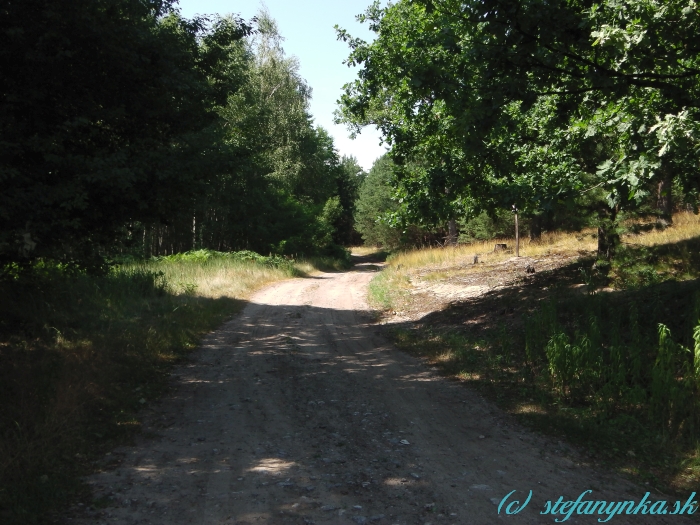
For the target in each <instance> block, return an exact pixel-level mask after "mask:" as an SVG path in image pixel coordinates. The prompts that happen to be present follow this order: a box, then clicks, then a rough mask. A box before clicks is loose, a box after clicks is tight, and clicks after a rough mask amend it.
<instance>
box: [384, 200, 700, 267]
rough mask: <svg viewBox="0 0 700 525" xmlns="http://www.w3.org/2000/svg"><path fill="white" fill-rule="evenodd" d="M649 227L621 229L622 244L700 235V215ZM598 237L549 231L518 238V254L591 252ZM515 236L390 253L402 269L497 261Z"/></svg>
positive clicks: (507, 254) (654, 243)
mask: <svg viewBox="0 0 700 525" xmlns="http://www.w3.org/2000/svg"><path fill="white" fill-rule="evenodd" d="M647 226H648V228H643V229H642V230H641V231H640V232H639V233H634V228H627V229H628V230H629V231H627V232H626V233H623V234H622V236H621V238H622V242H623V243H624V244H631V245H639V246H649V247H651V246H659V245H664V244H673V243H679V242H682V241H687V240H689V239H693V238H697V237H698V236H700V215H694V214H693V213H691V212H681V213H677V214H676V215H674V217H673V226H671V227H668V228H655V227H654V223H648V224H647ZM497 243H505V244H507V245H508V250H507V251H505V252H494V245H495V244H497ZM597 246H598V241H597V237H596V230H595V229H593V228H588V229H585V230H582V231H580V232H549V233H544V234H543V235H542V237H541V238H540V239H538V240H536V241H530V240H529V239H527V238H525V239H520V255H521V256H522V257H541V256H545V255H551V254H579V253H592V252H594V251H595V250H596V249H597ZM514 247H515V239H512V238H508V239H493V240H490V241H482V242H475V243H471V244H460V245H458V246H454V247H453V246H446V247H444V248H440V247H435V248H421V249H417V250H407V251H405V252H400V253H396V254H394V255H392V256H391V257H389V259H388V261H389V263H390V264H391V265H393V266H396V267H401V268H404V269H412V268H428V267H429V268H433V269H434V268H446V267H451V266H459V265H464V264H469V263H470V262H471V261H472V260H473V258H474V256H475V255H478V256H479V259H480V260H481V261H486V262H498V261H501V260H505V259H507V258H510V257H513V255H514V253H513V250H514Z"/></svg>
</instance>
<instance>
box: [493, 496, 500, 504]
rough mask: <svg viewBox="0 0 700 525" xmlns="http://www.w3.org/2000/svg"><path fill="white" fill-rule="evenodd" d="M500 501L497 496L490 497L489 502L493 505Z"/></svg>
mask: <svg viewBox="0 0 700 525" xmlns="http://www.w3.org/2000/svg"><path fill="white" fill-rule="evenodd" d="M500 502H501V500H500V499H498V498H491V503H493V504H494V505H498V504H499V503H500Z"/></svg>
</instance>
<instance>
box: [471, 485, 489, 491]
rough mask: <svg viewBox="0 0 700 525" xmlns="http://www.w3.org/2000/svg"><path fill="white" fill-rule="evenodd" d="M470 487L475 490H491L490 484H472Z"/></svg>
mask: <svg viewBox="0 0 700 525" xmlns="http://www.w3.org/2000/svg"><path fill="white" fill-rule="evenodd" d="M470 488H472V489H474V490H491V487H489V486H488V485H472V486H471V487H470Z"/></svg>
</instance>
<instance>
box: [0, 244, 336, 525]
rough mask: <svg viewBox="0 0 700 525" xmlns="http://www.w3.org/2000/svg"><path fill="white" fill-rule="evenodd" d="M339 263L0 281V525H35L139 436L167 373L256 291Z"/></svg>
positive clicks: (209, 257)
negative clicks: (103, 460)
mask: <svg viewBox="0 0 700 525" xmlns="http://www.w3.org/2000/svg"><path fill="white" fill-rule="evenodd" d="M345 265H346V262H344V261H336V260H333V259H330V258H328V259H320V260H311V261H300V262H295V261H290V260H287V259H284V258H281V257H264V256H260V255H258V254H255V253H253V252H239V253H237V254H221V253H217V252H207V251H203V250H201V251H197V252H190V253H186V254H181V255H177V256H168V257H163V258H159V259H155V260H150V261H133V260H132V261H122V264H119V265H116V266H113V267H112V268H111V270H110V271H109V272H108V273H107V274H106V275H102V276H95V275H88V274H86V273H84V272H80V271H76V270H74V269H71V268H69V267H66V266H62V265H58V264H52V263H50V262H40V263H37V264H35V265H34V266H33V267H32V268H30V269H24V270H20V269H19V268H10V269H6V271H5V272H4V276H5V278H4V279H3V280H0V521H1V522H2V523H4V524H8V525H9V524H15V523H16V524H28V523H44V522H46V519H47V515H48V514H49V513H50V512H51V511H52V510H54V509H57V508H60V507H61V506H63V505H65V504H66V503H67V502H69V501H71V500H72V499H74V498H75V497H76V495H77V494H79V493H80V492H81V491H82V490H83V487H82V486H81V484H80V482H79V476H80V475H81V474H84V473H86V472H89V471H90V470H91V469H92V468H94V462H95V461H97V459H98V458H99V457H100V456H101V455H103V453H104V452H105V451H106V450H109V448H111V447H113V446H114V444H115V443H117V442H123V441H124V440H128V439H129V438H130V436H132V435H133V433H134V431H137V430H138V429H139V427H140V424H139V421H138V418H137V412H138V410H139V409H140V408H142V407H143V406H144V405H146V404H147V403H148V402H149V401H150V400H152V399H154V398H156V397H158V396H159V395H161V394H162V393H163V391H164V389H165V388H166V386H167V378H168V374H169V369H170V367H171V366H172V365H173V364H174V363H176V362H177V361H179V360H181V359H183V358H184V357H185V356H186V355H187V353H188V352H189V351H190V350H192V349H193V348H195V347H196V345H197V344H198V342H199V339H200V337H201V336H202V335H203V334H205V333H206V332H208V331H211V330H212V329H214V328H216V327H217V326H218V325H219V324H221V322H223V321H224V320H225V319H226V318H227V317H229V316H231V315H232V314H234V313H235V312H237V311H239V310H240V309H241V308H242V306H243V305H244V299H245V298H246V297H247V296H248V294H250V293H251V292H252V291H253V290H254V289H256V288H258V287H260V286H261V285H263V284H266V283H268V282H271V281H274V280H279V279H283V278H287V277H291V276H298V275H304V274H306V273H310V272H312V271H315V270H316V269H318V268H319V267H320V269H338V268H342V267H343V266H345Z"/></svg>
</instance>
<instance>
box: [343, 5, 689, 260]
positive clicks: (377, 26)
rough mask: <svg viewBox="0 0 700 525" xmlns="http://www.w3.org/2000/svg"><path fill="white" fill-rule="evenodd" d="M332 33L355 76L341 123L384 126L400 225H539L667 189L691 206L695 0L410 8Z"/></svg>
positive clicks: (607, 249)
mask: <svg viewBox="0 0 700 525" xmlns="http://www.w3.org/2000/svg"><path fill="white" fill-rule="evenodd" d="M360 19H361V20H364V21H367V22H369V26H370V29H372V30H373V31H375V32H376V33H377V38H376V39H375V40H374V41H373V42H371V43H366V42H364V41H362V40H359V39H354V38H352V37H351V36H350V35H349V34H348V33H347V32H346V31H344V30H342V29H338V37H339V38H341V39H343V40H344V41H346V42H347V43H348V44H349V45H350V47H351V49H352V52H351V54H350V57H349V59H348V63H350V64H355V65H359V66H360V67H361V69H360V71H359V75H358V78H357V80H356V81H354V82H353V83H351V84H348V85H346V87H345V94H344V95H343V97H342V99H341V106H340V111H339V114H338V117H339V120H340V121H344V122H346V123H348V124H349V125H350V126H351V127H354V128H359V127H362V126H364V125H368V124H374V125H377V126H378V127H379V128H380V129H381V130H382V132H383V134H384V136H385V138H386V140H387V141H388V142H389V143H390V144H391V145H392V147H393V149H392V157H393V159H394V161H395V162H396V164H397V165H398V166H399V167H400V169H399V170H398V174H397V177H396V178H395V180H394V183H393V185H394V187H395V191H396V195H397V197H398V199H399V200H400V203H401V206H400V208H399V210H398V211H397V214H396V215H395V217H397V218H404V219H406V218H407V219H409V220H414V221H419V220H422V221H432V222H434V223H439V222H444V221H446V220H448V219H450V218H455V217H467V218H470V217H474V216H476V215H478V214H479V213H480V212H481V211H489V212H493V211H494V210H497V209H509V208H511V206H512V205H515V206H517V208H518V209H520V210H521V212H522V213H523V214H524V215H525V216H526V217H529V218H530V220H531V221H532V222H533V229H535V230H537V229H540V228H541V225H540V224H541V222H542V221H543V220H544V221H545V222H546V221H547V220H549V219H551V217H552V216H554V215H558V216H563V215H567V216H580V215H581V214H588V215H591V216H593V217H595V218H596V222H597V223H598V225H599V226H600V232H599V241H600V243H599V251H600V252H601V254H604V255H611V254H612V252H613V251H614V247H615V245H616V243H617V237H616V233H615V226H616V221H617V220H618V218H619V216H620V213H621V212H624V211H634V210H637V209H638V208H639V207H640V206H641V205H643V204H645V203H648V202H649V199H650V198H651V197H653V198H655V199H656V198H658V200H659V206H660V211H659V213H660V214H661V215H662V216H663V217H664V218H665V219H666V220H669V219H670V211H671V209H670V208H671V203H670V201H671V199H670V195H671V188H672V187H673V186H674V185H676V186H678V187H680V188H682V193H683V194H684V195H685V196H686V197H687V200H688V201H689V202H696V201H697V195H698V189H699V188H700V181H699V179H698V177H697V174H696V170H697V159H698V146H699V145H700V144H699V143H698V124H697V122H698V106H699V105H700V98H699V97H700V91H699V86H700V83H698V79H699V75H700V63H699V60H700V59H699V56H698V48H697V45H695V35H697V31H698V26H699V24H700V13H699V12H698V9H697V5H696V4H695V2H694V1H692V0H669V1H666V0H664V1H659V0H634V1H630V2H619V1H615V0H608V1H600V2H592V1H586V0H584V1H582V0H558V1H555V2H550V1H544V0H486V1H484V0H473V1H471V0H470V1H461V0H460V1H453V0H442V1H433V0H400V1H399V2H397V3H395V4H392V5H389V6H388V7H386V8H383V9H381V8H380V7H379V3H378V2H377V3H375V4H374V5H373V6H372V7H370V8H369V9H368V10H367V13H366V14H365V15H363V16H361V17H360Z"/></svg>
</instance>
